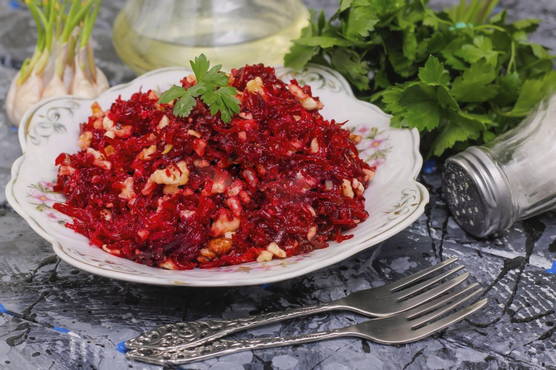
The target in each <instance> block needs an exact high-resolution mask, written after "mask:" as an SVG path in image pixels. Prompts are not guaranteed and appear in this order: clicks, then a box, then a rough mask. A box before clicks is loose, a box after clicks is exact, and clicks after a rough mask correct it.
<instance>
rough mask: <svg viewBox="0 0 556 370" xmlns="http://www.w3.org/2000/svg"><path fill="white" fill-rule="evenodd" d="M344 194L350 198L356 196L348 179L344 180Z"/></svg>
mask: <svg viewBox="0 0 556 370" xmlns="http://www.w3.org/2000/svg"><path fill="white" fill-rule="evenodd" d="M342 194H344V196H346V197H348V198H353V197H354V196H355V194H354V193H353V189H352V187H351V183H350V182H349V180H346V179H343V180H342Z"/></svg>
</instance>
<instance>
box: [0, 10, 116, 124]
mask: <svg viewBox="0 0 556 370" xmlns="http://www.w3.org/2000/svg"><path fill="white" fill-rule="evenodd" d="M101 1H102V0H25V4H26V5H27V8H28V9H29V12H30V14H31V16H32V17H33V20H34V21H35V24H36V27H37V45H36V47H35V51H34V53H33V55H32V56H31V57H30V58H28V59H26V60H25V61H24V62H23V65H22V66H21V69H20V70H19V72H18V74H17V75H16V76H15V78H14V80H13V81H12V84H11V86H10V89H9V91H8V96H7V99H6V111H7V113H8V118H9V119H10V121H11V122H12V123H13V124H14V125H17V124H18V123H19V121H20V120H21V118H22V117H23V115H24V113H25V112H26V111H27V109H29V108H30V107H31V106H33V105H34V104H36V103H38V102H40V101H41V100H44V99H47V98H52V97H57V96H65V95H73V96H78V97H82V98H88V99H92V98H95V97H96V96H98V94H100V93H101V92H103V91H104V90H106V89H107V88H108V80H107V79H106V77H105V76H104V74H103V73H102V71H101V70H100V69H98V68H97V67H96V64H95V59H94V55H93V49H92V47H91V43H90V38H91V33H92V31H93V27H94V24H95V20H96V17H97V15H98V11H99V9H100V5H101Z"/></svg>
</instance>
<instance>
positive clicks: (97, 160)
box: [87, 148, 112, 170]
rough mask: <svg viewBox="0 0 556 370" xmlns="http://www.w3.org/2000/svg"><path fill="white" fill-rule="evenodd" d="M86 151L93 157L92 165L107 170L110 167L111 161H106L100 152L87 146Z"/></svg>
mask: <svg viewBox="0 0 556 370" xmlns="http://www.w3.org/2000/svg"><path fill="white" fill-rule="evenodd" d="M87 153H89V154H90V155H92V156H93V158H94V161H93V165H95V166H97V167H100V168H102V169H105V170H109V169H111V168H112V163H110V162H109V161H107V160H106V157H104V154H102V153H101V152H99V151H97V150H95V149H93V148H87Z"/></svg>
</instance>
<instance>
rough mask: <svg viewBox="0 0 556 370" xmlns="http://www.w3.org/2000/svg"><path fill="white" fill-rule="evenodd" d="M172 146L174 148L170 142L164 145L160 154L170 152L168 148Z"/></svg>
mask: <svg viewBox="0 0 556 370" xmlns="http://www.w3.org/2000/svg"><path fill="white" fill-rule="evenodd" d="M173 148H174V146H173V145H172V144H166V145H164V150H163V151H162V154H168V153H170V150H172V149H173Z"/></svg>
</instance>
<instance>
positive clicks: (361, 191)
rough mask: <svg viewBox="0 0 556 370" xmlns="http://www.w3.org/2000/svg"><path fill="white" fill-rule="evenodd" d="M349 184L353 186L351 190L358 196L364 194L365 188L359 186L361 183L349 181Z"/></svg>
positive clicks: (354, 180) (355, 180)
mask: <svg viewBox="0 0 556 370" xmlns="http://www.w3.org/2000/svg"><path fill="white" fill-rule="evenodd" d="M351 184H352V185H353V188H354V189H355V192H356V193H357V194H358V195H361V194H363V193H364V192H365V187H364V186H363V184H361V182H359V180H357V179H353V180H351Z"/></svg>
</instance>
